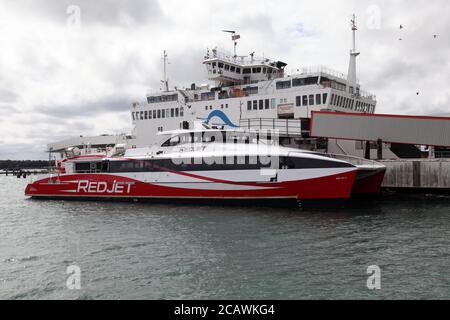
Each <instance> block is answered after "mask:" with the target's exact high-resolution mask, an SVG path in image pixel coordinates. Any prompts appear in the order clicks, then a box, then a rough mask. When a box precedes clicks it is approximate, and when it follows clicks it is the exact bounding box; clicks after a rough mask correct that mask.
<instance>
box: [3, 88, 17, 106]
mask: <svg viewBox="0 0 450 320" xmlns="http://www.w3.org/2000/svg"><path fill="white" fill-rule="evenodd" d="M18 98H19V96H18V95H17V94H16V93H14V92H13V91H10V90H8V89H3V88H0V103H2V102H6V103H10V102H16V101H17V99H18Z"/></svg>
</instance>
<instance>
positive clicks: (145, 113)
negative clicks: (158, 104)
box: [144, 111, 148, 120]
mask: <svg viewBox="0 0 450 320" xmlns="http://www.w3.org/2000/svg"><path fill="white" fill-rule="evenodd" d="M144 119H145V120H147V119H148V111H144Z"/></svg>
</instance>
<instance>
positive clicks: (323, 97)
mask: <svg viewBox="0 0 450 320" xmlns="http://www.w3.org/2000/svg"><path fill="white" fill-rule="evenodd" d="M327 99H328V93H323V94H322V103H323V104H327Z"/></svg>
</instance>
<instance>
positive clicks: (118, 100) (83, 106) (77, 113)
mask: <svg viewBox="0 0 450 320" xmlns="http://www.w3.org/2000/svg"><path fill="white" fill-rule="evenodd" d="M133 100H134V99H133V97H127V96H114V95H111V96H108V97H105V98H101V99H99V100H95V101H86V102H77V103H71V104H66V105H51V106H38V107H36V109H37V110H39V112H40V113H42V114H45V115H47V116H51V117H56V118H59V119H61V118H65V119H68V118H80V117H90V116H96V115H99V114H102V113H105V112H121V111H125V110H128V109H129V106H130V104H131V102H132V101H133Z"/></svg>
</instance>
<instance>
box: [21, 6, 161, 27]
mask: <svg viewBox="0 0 450 320" xmlns="http://www.w3.org/2000/svg"><path fill="white" fill-rule="evenodd" d="M21 4H23V5H24V8H26V9H27V10H30V9H33V10H36V11H37V12H41V13H43V14H45V15H47V16H48V17H50V18H51V19H52V20H53V21H55V22H57V23H63V24H65V23H66V21H67V18H68V16H69V14H70V13H69V14H68V13H67V8H68V7H69V6H71V5H75V6H78V7H79V8H80V11H81V23H88V24H106V25H116V26H120V25H122V26H126V25H127V24H128V23H129V22H131V23H132V24H137V25H142V24H149V23H150V24H151V23H156V22H160V21H161V20H162V19H164V17H163V12H162V10H161V8H160V6H159V3H158V1H157V0H133V1H127V0H114V1H112V0H95V1H91V0H58V1H54V0H38V1H35V0H29V1H23V2H21Z"/></svg>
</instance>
